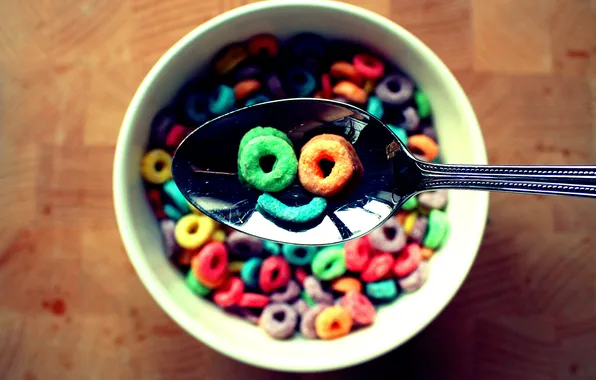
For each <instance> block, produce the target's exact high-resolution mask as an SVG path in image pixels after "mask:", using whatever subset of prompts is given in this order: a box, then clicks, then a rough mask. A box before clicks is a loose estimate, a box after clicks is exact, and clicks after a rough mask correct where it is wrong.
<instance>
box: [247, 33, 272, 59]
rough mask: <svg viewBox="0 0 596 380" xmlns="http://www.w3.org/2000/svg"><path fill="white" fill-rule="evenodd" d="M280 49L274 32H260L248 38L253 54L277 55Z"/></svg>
mask: <svg viewBox="0 0 596 380" xmlns="http://www.w3.org/2000/svg"><path fill="white" fill-rule="evenodd" d="M278 50H279V46H278V44H277V38H275V36H274V35H272V34H267V33H263V34H258V35H256V36H253V37H252V38H251V39H250V40H248V52H249V53H250V54H251V55H260V54H267V55H268V56H270V57H275V56H276V55H277V51H278Z"/></svg>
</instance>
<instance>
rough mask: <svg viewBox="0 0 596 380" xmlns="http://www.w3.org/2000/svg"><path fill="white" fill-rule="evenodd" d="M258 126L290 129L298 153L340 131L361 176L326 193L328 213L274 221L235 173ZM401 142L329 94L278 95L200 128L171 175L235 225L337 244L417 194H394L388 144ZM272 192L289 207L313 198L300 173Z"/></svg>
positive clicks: (275, 236) (210, 211) (195, 201)
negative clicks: (331, 193)
mask: <svg viewBox="0 0 596 380" xmlns="http://www.w3.org/2000/svg"><path fill="white" fill-rule="evenodd" d="M257 126H267V127H273V128H276V129H278V130H281V131H282V132H284V133H286V134H287V136H288V137H289V139H290V140H291V141H292V142H293V144H294V148H295V150H296V151H297V152H299V150H300V147H302V146H303V145H304V144H305V143H306V142H307V141H309V140H310V139H311V138H312V137H314V136H316V135H319V134H322V133H329V134H335V135H340V136H342V137H344V138H345V139H347V140H348V141H349V142H350V143H351V144H352V145H353V147H354V149H355V150H356V153H357V154H358V157H359V158H360V161H361V162H362V165H363V167H364V173H363V176H362V178H361V179H360V181H359V182H358V183H357V184H355V186H352V187H351V188H350V191H349V192H342V193H341V194H338V195H337V196H334V197H330V198H326V201H327V207H326V209H325V212H324V213H323V215H321V217H319V218H317V219H315V220H313V221H310V222H308V223H288V222H280V221H278V220H272V219H271V218H270V217H268V216H267V215H266V213H263V212H261V211H259V209H258V208H257V199H258V197H259V196H260V195H262V194H263V192H262V191H259V190H254V189H249V188H247V187H246V186H244V185H243V184H242V183H241V182H240V180H239V177H238V174H237V171H238V170H237V168H238V164H237V157H238V147H239V144H240V140H241V139H242V137H243V136H244V134H245V133H246V132H248V131H249V130H250V129H252V128H254V127H257ZM398 140H399V139H398V138H397V136H396V135H395V134H394V133H393V132H392V131H391V130H390V129H388V128H386V127H385V125H384V124H383V123H382V122H381V121H380V120H378V119H377V118H375V117H374V116H372V115H370V114H368V113H366V112H364V111H362V110H360V109H359V108H357V107H355V106H352V105H348V104H344V103H340V102H337V101H332V100H323V99H307V98H299V99H283V100H276V101H270V102H265V103H260V104H257V105H253V106H250V107H245V108H242V109H239V110H236V111H232V112H230V113H228V114H225V115H223V116H220V117H218V118H215V119H213V120H211V121H209V122H207V123H205V124H203V125H202V126H201V127H199V128H197V129H196V130H195V131H193V132H192V133H191V134H189V135H188V136H187V137H186V139H185V140H184V141H183V142H182V143H181V144H180V146H179V147H178V149H177V151H176V153H175V155H174V158H173V163H172V173H173V176H174V180H175V182H176V184H177V185H178V187H179V189H180V191H181V192H182V194H183V195H184V196H185V197H186V199H187V200H188V201H189V202H190V203H191V204H192V205H193V206H195V207H196V208H197V209H199V210H200V211H202V212H203V213H205V214H206V215H208V216H210V217H211V218H213V219H215V220H217V221H218V222H220V223H223V224H225V225H227V226H229V227H231V228H233V229H236V230H238V231H241V232H243V233H246V234H249V235H254V236H257V237H259V238H264V239H268V240H273V241H277V242H281V243H285V244H296V245H317V246H324V245H331V244H338V243H342V242H345V241H347V240H351V239H354V238H357V237H359V236H362V235H365V234H367V233H369V232H370V231H371V230H373V229H375V228H376V227H378V226H379V225H381V224H382V223H384V222H385V221H386V220H387V219H389V218H390V217H391V215H393V213H394V212H395V210H396V209H397V208H398V207H399V206H400V205H401V204H403V202H405V201H406V200H407V198H409V196H411V194H410V193H408V192H407V191H405V190H403V189H402V191H399V192H396V191H395V186H394V184H395V179H394V165H395V161H396V160H399V157H396V156H393V157H389V156H388V152H389V151H388V149H389V147H395V145H394V144H395V142H396V141H398ZM400 147H401V149H400V150H399V153H400V156H403V157H401V161H400V162H402V161H403V162H404V163H407V162H412V161H411V160H413V159H414V158H413V157H412V156H411V154H410V153H409V152H408V151H407V150H406V149H404V148H403V146H401V145H400ZM297 157H298V154H297ZM412 179H413V180H414V181H415V177H412ZM413 183H414V182H413ZM404 185H407V184H404ZM399 194H403V195H399ZM271 195H273V196H274V197H275V198H276V199H277V200H279V201H281V202H283V203H284V204H285V205H288V206H291V207H297V206H301V205H306V204H308V203H309V202H310V201H311V200H312V199H313V197H315V196H314V195H313V194H311V193H309V192H307V191H306V190H305V189H304V188H303V187H302V185H301V184H300V182H299V180H298V178H296V179H295V180H294V182H293V184H292V185H291V186H289V187H288V188H286V189H284V190H283V191H281V192H278V193H272V194H271Z"/></svg>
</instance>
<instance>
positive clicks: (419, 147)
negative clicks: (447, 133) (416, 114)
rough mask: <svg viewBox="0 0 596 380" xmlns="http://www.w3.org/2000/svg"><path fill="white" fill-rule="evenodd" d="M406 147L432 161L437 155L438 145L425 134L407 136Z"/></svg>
mask: <svg viewBox="0 0 596 380" xmlns="http://www.w3.org/2000/svg"><path fill="white" fill-rule="evenodd" d="M408 149H410V151H411V152H412V153H414V154H420V153H421V154H422V156H424V159H425V160H426V161H433V160H434V159H435V158H437V156H438V155H439V146H438V145H437V143H436V142H435V140H433V139H431V138H430V137H428V136H427V135H413V136H410V137H409V138H408Z"/></svg>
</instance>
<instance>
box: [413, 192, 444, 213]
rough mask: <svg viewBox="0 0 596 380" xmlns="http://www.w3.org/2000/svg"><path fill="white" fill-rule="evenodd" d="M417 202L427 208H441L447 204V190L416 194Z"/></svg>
mask: <svg viewBox="0 0 596 380" xmlns="http://www.w3.org/2000/svg"><path fill="white" fill-rule="evenodd" d="M418 203H420V205H421V206H422V207H424V208H427V209H431V210H432V209H442V208H443V207H445V205H447V190H435V191H427V192H424V193H422V194H420V195H418Z"/></svg>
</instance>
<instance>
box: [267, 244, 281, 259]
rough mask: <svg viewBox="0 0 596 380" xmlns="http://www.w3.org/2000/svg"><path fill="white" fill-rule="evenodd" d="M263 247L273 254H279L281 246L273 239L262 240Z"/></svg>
mask: <svg viewBox="0 0 596 380" xmlns="http://www.w3.org/2000/svg"><path fill="white" fill-rule="evenodd" d="M263 249H264V250H265V251H266V252H267V253H269V254H271V255H273V256H278V255H281V246H280V245H279V244H277V243H276V242H274V241H271V240H263Z"/></svg>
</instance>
